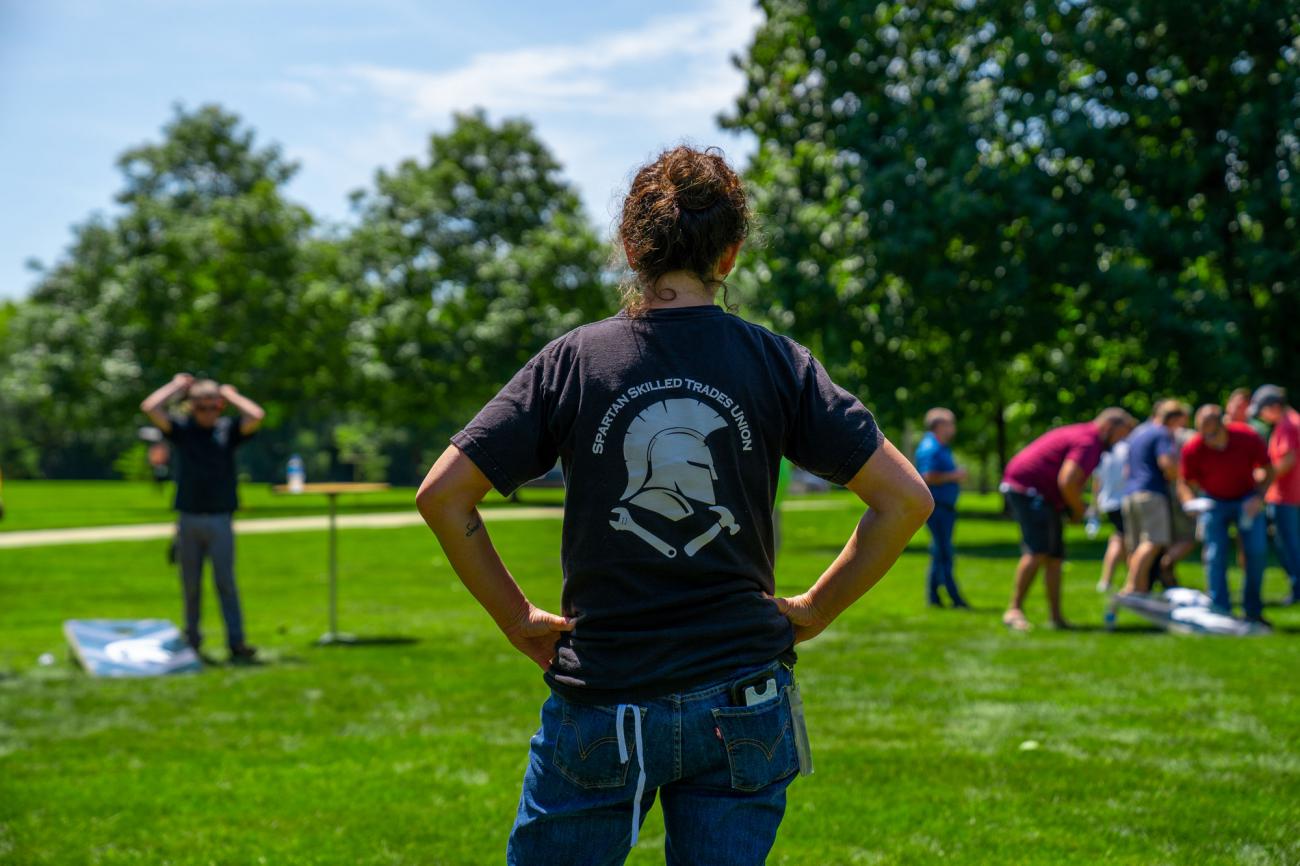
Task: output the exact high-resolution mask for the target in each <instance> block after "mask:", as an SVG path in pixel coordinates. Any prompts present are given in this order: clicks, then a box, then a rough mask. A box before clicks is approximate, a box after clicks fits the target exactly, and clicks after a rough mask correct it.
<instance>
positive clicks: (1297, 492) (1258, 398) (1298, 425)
mask: <svg viewBox="0 0 1300 866" xmlns="http://www.w3.org/2000/svg"><path fill="white" fill-rule="evenodd" d="M1251 406H1253V407H1254V409H1255V414H1256V417H1258V418H1259V420H1261V421H1263V422H1264V423H1265V424H1268V425H1269V426H1270V427H1272V428H1273V435H1272V436H1270V437H1269V439H1268V459H1269V462H1270V463H1271V464H1272V465H1273V472H1274V475H1275V477H1274V479H1273V485H1272V486H1271V487H1269V488H1268V492H1267V493H1266V494H1264V500H1265V502H1267V503H1268V514H1269V518H1270V519H1271V520H1272V521H1273V541H1274V543H1276V544H1277V553H1278V559H1279V560H1281V562H1282V568H1283V569H1285V570H1286V574H1287V577H1288V578H1290V580H1291V594H1290V595H1289V596H1288V597H1287V599H1286V602H1285V603H1286V604H1295V603H1297V602H1300V466H1297V465H1296V463H1297V454H1300V412H1296V410H1295V409H1292V408H1291V407H1290V406H1288V405H1287V402H1286V391H1284V390H1282V389H1281V388H1279V387H1277V386H1276V385H1264V386H1263V387H1261V388H1260V389H1259V390H1257V391H1256V392H1255V396H1254V398H1253V399H1252V400H1251Z"/></svg>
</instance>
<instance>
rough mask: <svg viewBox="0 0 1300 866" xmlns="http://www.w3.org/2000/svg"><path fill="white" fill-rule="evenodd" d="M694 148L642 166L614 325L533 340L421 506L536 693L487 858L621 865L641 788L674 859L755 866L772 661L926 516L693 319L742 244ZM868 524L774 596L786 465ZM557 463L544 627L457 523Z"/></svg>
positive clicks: (881, 471) (839, 427)
mask: <svg viewBox="0 0 1300 866" xmlns="http://www.w3.org/2000/svg"><path fill="white" fill-rule="evenodd" d="M748 222H749V215H748V210H747V205H746V201H745V193H744V190H743V188H742V186H741V182H740V179H739V178H738V177H737V176H736V174H735V173H734V172H733V171H732V170H731V168H730V167H729V166H728V165H727V164H726V162H725V161H724V160H723V158H722V156H721V154H720V153H719V152H717V151H716V150H712V149H710V150H707V151H699V150H694V149H692V148H689V147H678V148H675V149H673V150H670V151H667V152H665V153H663V154H662V155H661V156H660V157H659V158H658V159H656V160H655V161H654V162H652V163H650V164H648V165H646V166H644V167H642V168H641V169H640V171H638V172H637V175H636V177H635V179H634V180H633V182H632V187H631V190H630V191H629V192H628V195H627V198H626V199H625V200H624V203H623V214H622V219H621V222H620V226H619V236H620V240H621V241H622V244H623V248H624V250H625V251H626V253H627V258H628V264H629V266H630V267H631V269H632V271H633V272H634V273H635V274H636V283H635V285H634V286H633V287H631V288H629V290H628V291H627V292H626V297H625V302H626V303H625V306H624V309H623V310H622V311H621V312H620V313H619V314H618V315H616V316H613V317H611V318H608V319H605V320H603V321H599V322H593V323H591V324H588V325H584V326H582V327H580V328H577V329H576V330H574V331H571V332H570V333H568V334H566V335H564V336H563V337H560V338H559V339H557V340H555V341H554V342H552V343H550V344H549V345H548V346H546V347H545V348H544V349H542V351H541V352H539V353H538V354H537V355H536V356H535V357H534V358H533V359H532V360H531V361H529V362H528V364H526V365H525V366H524V368H523V369H522V370H520V371H519V372H518V373H517V374H516V375H515V376H514V378H513V379H511V380H510V382H509V383H508V384H507V385H506V386H505V387H504V388H503V389H502V390H501V393H499V394H498V395H497V396H496V397H495V398H494V399H493V400H492V401H491V402H490V403H488V404H487V405H486V406H485V407H484V408H483V410H482V411H481V412H479V414H478V415H477V417H475V418H474V420H473V421H471V422H470V423H469V425H468V426H467V427H465V429H464V430H462V431H461V432H460V433H457V434H456V435H455V436H453V437H452V440H451V441H452V443H453V444H452V445H451V447H449V448H448V449H447V450H446V452H444V453H443V455H442V456H441V457H440V458H439V459H438V461H437V463H435V464H434V466H433V468H432V469H430V470H429V474H428V476H427V477H426V478H425V480H424V483H423V485H421V487H420V493H419V496H418V500H417V501H418V504H419V508H420V512H421V514H423V515H424V518H425V520H426V521H427V522H428V524H429V526H430V528H432V529H433V531H434V533H436V534H437V536H438V540H439V542H440V543H441V544H442V547H443V550H444V551H445V552H446V555H447V559H448V561H449V562H450V563H451V565H452V567H453V568H454V569H455V570H456V573H457V574H458V575H460V578H461V580H462V581H463V582H464V583H465V585H466V586H467V587H468V588H469V590H470V591H471V592H472V593H473V594H474V597H475V598H476V599H478V601H479V602H480V604H482V605H483V607H484V608H485V609H486V610H487V611H488V613H489V614H491V615H492V618H493V619H494V620H495V621H496V623H497V625H498V626H499V627H500V628H501V630H502V631H503V632H504V633H505V635H506V637H507V638H508V639H509V640H510V642H511V643H512V644H514V646H515V647H516V648H518V649H519V650H520V651H521V652H523V653H524V654H525V655H527V656H528V657H529V658H531V659H532V660H533V661H534V662H535V663H536V664H537V665H538V666H540V667H541V668H542V670H543V671H545V680H546V683H547V684H548V685H549V686H550V688H551V695H550V697H549V698H548V699H547V700H546V702H545V703H544V704H543V705H542V714H541V715H542V719H541V729H540V730H539V731H538V732H537V733H536V734H535V735H534V736H533V739H532V749H531V753H530V756H529V763H528V769H527V772H526V773H525V776H524V785H523V796H522V797H521V798H520V803H519V811H518V815H517V817H516V819H515V825H514V828H513V830H512V831H511V834H510V842H509V846H508V852H507V861H508V862H509V863H511V864H519V866H534V864H617V863H622V862H623V861H624V859H625V858H626V857H627V854H628V852H629V850H630V847H631V846H632V845H635V844H636V837H637V830H638V828H639V826H640V822H641V820H642V819H643V818H644V816H645V813H646V811H647V810H648V809H649V808H650V807H651V805H652V804H653V803H654V798H655V793H656V792H658V793H659V795H660V796H661V798H662V808H663V813H664V824H665V827H666V830H667V840H666V843H665V848H666V858H667V862H668V863H670V864H710V866H718V864H757V863H762V862H763V861H764V860H765V858H766V857H767V854H768V851H769V850H770V849H771V847H772V843H773V841H774V840H775V838H776V830H777V827H778V825H779V824H780V823H781V817H782V815H783V814H784V812H785V789H786V787H787V786H788V785H789V784H790V782H791V780H792V779H793V777H794V775H795V774H796V773H797V772H798V771H799V769H800V767H801V765H802V767H803V768H804V771H805V772H810V771H811V755H810V754H809V752H808V749H807V737H806V735H804V734H803V731H802V706H801V703H800V701H799V696H798V689H797V687H796V686H795V685H794V676H793V670H794V660H795V655H794V645H795V644H796V643H798V642H800V641H804V640H807V639H809V638H811V637H814V636H815V635H817V634H818V633H820V632H821V631H822V630H823V629H825V628H826V627H827V626H828V625H829V624H830V623H831V621H832V620H834V619H835V617H836V616H837V615H839V614H840V613H841V612H843V611H844V610H845V609H846V608H847V607H848V606H849V605H850V604H852V603H853V602H854V601H855V600H857V599H858V598H859V597H860V596H861V595H862V594H863V593H865V592H866V591H867V590H868V589H870V588H871V587H872V586H873V585H874V584H875V583H876V582H877V581H878V580H880V578H881V577H883V576H884V574H885V572H886V571H888V569H889V568H890V566H892V565H893V563H894V561H895V560H896V559H897V558H898V555H899V553H901V551H902V550H903V547H904V545H906V543H907V542H908V540H909V539H910V538H911V537H912V535H913V533H915V532H916V531H917V529H919V528H920V527H921V526H922V525H923V524H924V523H925V520H926V517H927V516H928V515H929V513H930V509H931V507H932V502H931V499H930V494H929V491H928V489H927V488H926V486H925V483H924V482H923V481H922V480H921V478H920V477H919V476H918V475H917V474H916V471H915V470H914V469H913V468H912V466H911V464H910V463H909V462H908V461H907V459H906V458H904V457H903V456H902V455H901V454H900V453H899V452H898V451H897V450H896V449H895V448H894V446H893V445H891V444H890V443H889V441H888V440H886V439H885V438H884V436H882V435H881V432H880V430H879V428H878V427H877V426H876V422H875V420H874V418H873V417H872V415H871V413H870V412H869V411H867V409H866V408H865V407H863V405H862V404H861V403H860V402H858V400H857V399H855V398H854V397H853V396H852V395H850V394H849V393H847V392H846V391H844V390H842V389H841V388H839V387H838V386H836V385H835V384H834V383H833V382H832V381H831V380H830V378H829V377H828V376H827V375H826V372H825V370H823V369H822V366H821V365H820V364H819V363H818V362H817V361H816V359H814V358H813V357H812V355H811V354H810V353H809V351H808V350H807V349H805V348H804V347H803V346H801V345H799V344H798V343H795V342H794V341H792V340H789V339H787V338H785V337H781V336H778V335H775V334H773V333H771V332H770V331H767V330H766V329H764V328H761V327H759V326H757V325H753V324H750V323H748V322H746V321H744V320H743V319H741V318H739V317H737V316H735V315H732V314H730V313H729V312H728V311H727V310H725V309H723V308H722V307H719V306H717V305H716V304H715V293H716V291H717V289H718V288H719V287H723V288H724V298H725V286H724V284H723V280H724V279H725V278H726V276H727V275H728V274H729V273H730V272H731V270H732V268H733V266H734V265H735V263H736V258H737V256H738V254H739V253H740V248H741V245H742V243H743V242H744V240H745V236H746V233H747V230H748ZM783 454H784V455H786V456H788V457H789V458H790V459H791V460H792V461H794V462H795V463H796V464H798V465H799V466H802V467H804V468H805V469H807V470H809V471H811V472H813V473H815V474H817V475H819V476H821V477H823V478H826V479H828V480H829V481H832V482H835V483H837V484H844V485H846V486H848V488H849V489H851V490H852V491H853V492H855V493H856V494H857V495H858V496H859V497H860V498H861V499H862V500H863V502H865V503H867V504H868V505H869V506H870V510H869V511H868V512H866V513H865V514H864V516H863V517H862V519H861V520H860V521H859V522H858V525H857V528H856V529H855V531H854V533H853V535H852V537H851V538H850V539H849V540H848V543H847V544H846V545H845V546H844V550H843V552H842V553H841V554H840V555H839V556H838V557H837V558H836V560H835V562H834V563H833V564H832V565H831V566H830V567H829V568H827V569H826V571H825V573H823V574H822V575H821V577H820V578H819V579H818V580H817V581H816V583H815V584H814V585H813V587H812V588H811V589H809V590H808V591H807V592H805V593H802V594H800V595H796V596H793V597H791V598H773V595H774V593H775V583H774V580H773V574H772V561H773V549H772V548H773V546H772V506H773V497H774V495H775V491H776V486H777V473H778V466H779V463H780V460H781V456H782V455H783ZM557 457H558V458H559V459H560V461H561V463H562V465H563V468H564V477H565V487H566V494H565V512H564V529H563V542H562V549H561V560H562V563H563V570H564V584H563V593H562V602H561V604H562V610H563V616H557V615H555V614H552V613H548V612H546V611H543V610H541V609H539V608H537V607H535V606H534V605H532V604H531V603H530V602H529V601H528V599H527V598H526V597H525V596H524V594H523V592H522V591H521V590H520V589H519V587H518V585H517V584H516V583H515V581H514V579H513V578H512V577H511V575H510V573H509V571H507V569H506V567H505V565H504V564H502V562H501V560H500V558H499V557H498V556H497V553H496V550H495V549H494V548H493V546H492V542H491V540H490V539H489V537H488V533H487V530H486V529H485V528H484V527H483V521H482V518H481V516H480V515H479V513H478V510H477V508H476V506H477V504H478V502H479V501H480V500H481V499H482V498H483V497H484V496H485V495H486V494H487V492H488V490H489V489H490V488H492V487H495V488H496V489H497V490H498V491H499V492H501V493H502V494H508V493H510V492H511V491H513V490H514V489H515V488H517V487H518V486H519V485H521V484H523V483H524V482H526V481H529V480H531V479H532V478H535V477H537V476H538V475H541V474H542V473H544V472H545V471H547V470H548V469H550V468H551V466H552V465H553V464H554V463H555V460H556V458H557Z"/></svg>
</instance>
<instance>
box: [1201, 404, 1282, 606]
mask: <svg viewBox="0 0 1300 866" xmlns="http://www.w3.org/2000/svg"><path fill="white" fill-rule="evenodd" d="M1196 433H1197V435H1196V436H1194V437H1193V438H1192V440H1191V441H1190V442H1188V443H1187V447H1186V448H1184V449H1183V454H1182V465H1181V470H1182V479H1181V481H1180V484H1179V495H1180V497H1181V498H1182V500H1183V501H1184V502H1186V501H1188V500H1190V499H1192V498H1193V497H1194V496H1196V495H1198V494H1199V495H1201V496H1204V497H1207V498H1208V499H1209V500H1210V506H1209V508H1208V510H1206V511H1205V513H1203V514H1202V515H1201V528H1202V531H1203V532H1202V534H1203V536H1204V541H1205V546H1204V549H1203V550H1202V556H1203V558H1204V560H1205V575H1206V583H1208V584H1209V589H1210V599H1211V601H1212V603H1213V605H1214V607H1215V609H1217V610H1218V611H1220V612H1221V613H1227V614H1231V613H1232V596H1231V595H1230V594H1229V592H1228V550H1229V547H1228V527H1229V526H1234V525H1235V526H1236V527H1237V537H1238V538H1240V539H1241V547H1242V552H1243V554H1244V556H1245V560H1246V580H1245V585H1244V586H1243V588H1242V607H1243V609H1244V611H1245V614H1246V619H1247V620H1250V621H1252V622H1255V623H1259V624H1261V625H1264V626H1267V625H1269V623H1268V622H1267V621H1266V620H1265V619H1264V605H1263V602H1262V600H1261V598H1260V587H1261V585H1262V584H1263V581H1264V564H1265V561H1266V559H1267V557H1268V539H1267V537H1266V534H1265V527H1264V520H1263V518H1262V516H1261V512H1262V511H1263V506H1264V492H1265V491H1266V490H1268V488H1269V486H1270V485H1271V484H1272V481H1273V467H1272V466H1270V465H1269V460H1268V450H1267V448H1266V447H1265V445H1264V440H1263V439H1261V438H1259V436H1258V435H1256V434H1255V432H1254V431H1252V430H1250V429H1249V428H1247V427H1245V426H1243V425H1240V424H1234V423H1227V422H1225V421H1224V417H1223V409H1222V408H1220V407H1219V406H1216V405H1213V404H1210V405H1206V406H1202V407H1201V408H1200V409H1198V410H1196Z"/></svg>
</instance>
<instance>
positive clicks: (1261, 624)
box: [1246, 616, 1273, 632]
mask: <svg viewBox="0 0 1300 866" xmlns="http://www.w3.org/2000/svg"><path fill="white" fill-rule="evenodd" d="M1246 622H1248V623H1250V624H1251V625H1253V626H1255V627H1256V628H1259V629H1263V630H1264V631H1269V632H1271V631H1272V630H1273V623H1271V622H1269V621H1268V620H1266V619H1264V617H1262V616H1248V617H1246Z"/></svg>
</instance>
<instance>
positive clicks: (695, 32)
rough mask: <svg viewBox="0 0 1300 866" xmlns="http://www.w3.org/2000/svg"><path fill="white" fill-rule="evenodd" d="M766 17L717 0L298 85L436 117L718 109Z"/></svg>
mask: <svg viewBox="0 0 1300 866" xmlns="http://www.w3.org/2000/svg"><path fill="white" fill-rule="evenodd" d="M760 20H761V13H759V11H758V10H757V9H756V8H755V7H754V6H753V5H752V4H751V3H750V2H749V0H715V2H713V3H711V4H709V5H706V6H704V7H702V8H701V9H700V10H699V11H697V12H693V13H688V14H681V15H674V16H666V17H659V18H654V19H651V20H650V21H649V22H647V23H646V25H645V26H643V27H640V28H638V29H636V30H626V31H618V32H613V33H607V34H602V35H600V36H597V37H595V38H591V39H587V40H584V41H581V42H574V43H569V44H553V45H544V46H537V47H530V48H525V49H519V50H514V51H501V52H491V51H490V52H482V53H479V54H476V55H474V56H472V57H471V58H470V60H469V61H468V62H467V63H465V64H464V65H462V66H460V67H458V68H455V69H449V70H440V71H431V70H426V69H413V68H408V67H396V66H385V65H381V64H373V63H350V64H346V65H343V66H339V67H319V66H318V67H309V68H299V69H297V70H296V73H297V76H298V80H297V81H295V82H293V83H294V84H295V85H298V86H302V85H307V86H312V87H321V88H325V89H328V90H332V91H335V92H338V93H347V92H351V91H353V89H354V88H355V87H357V86H359V87H360V88H361V89H362V90H363V91H368V92H369V93H371V94H373V95H374V96H376V97H378V98H379V99H380V100H382V101H383V102H384V103H385V104H386V105H387V106H389V107H390V108H393V109H396V110H398V111H401V112H402V113H404V114H405V115H406V116H407V117H408V118H409V119H411V120H416V121H424V122H430V121H433V122H437V123H441V122H443V121H444V120H445V119H446V118H447V117H448V116H449V115H450V114H451V113H452V112H454V111H459V110H465V109H468V108H471V107H474V106H482V107H484V108H487V109H488V110H490V111H492V112H494V113H509V114H525V115H529V116H533V115H537V114H539V113H542V112H550V111H573V112H581V113H588V114H600V115H606V116H645V115H646V114H648V113H649V114H656V115H671V114H672V113H675V112H680V111H683V110H699V109H700V108H701V107H703V106H707V107H709V108H712V110H714V111H718V110H721V109H723V108H725V107H727V105H728V102H729V99H730V97H732V96H733V95H734V94H735V93H736V92H738V90H739V87H740V84H741V77H740V74H739V72H738V71H737V70H736V69H735V68H734V67H732V65H731V62H730V57H731V55H732V54H733V53H737V52H739V51H741V50H743V49H744V47H745V46H746V44H747V42H748V40H749V39H750V37H751V36H752V34H753V32H754V29H755V27H757V25H758V23H759V21H760ZM304 79H305V80H304ZM629 79H630V80H629ZM633 82H635V83H633Z"/></svg>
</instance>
